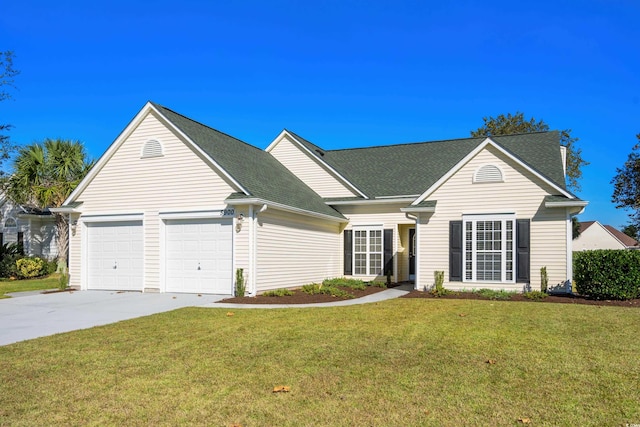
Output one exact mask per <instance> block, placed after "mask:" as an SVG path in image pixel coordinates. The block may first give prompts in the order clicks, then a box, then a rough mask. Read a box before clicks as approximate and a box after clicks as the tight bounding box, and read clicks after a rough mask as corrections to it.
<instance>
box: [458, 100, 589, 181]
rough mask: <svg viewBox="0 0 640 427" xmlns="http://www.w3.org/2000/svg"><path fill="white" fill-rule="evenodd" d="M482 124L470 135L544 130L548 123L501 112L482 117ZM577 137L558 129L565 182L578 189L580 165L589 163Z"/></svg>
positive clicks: (568, 131)
mask: <svg viewBox="0 0 640 427" xmlns="http://www.w3.org/2000/svg"><path fill="white" fill-rule="evenodd" d="M482 120H483V121H484V125H482V126H480V127H479V128H478V129H476V130H472V131H471V136H473V137H479V136H492V135H509V134H514V133H531V132H546V131H548V130H549V125H548V124H546V123H545V122H544V121H543V120H539V121H536V120H535V119H534V118H533V117H532V118H531V119H526V118H525V117H524V113H521V112H516V113H515V114H514V115H511V114H510V113H509V114H507V115H506V116H505V115H504V114H501V115H499V116H497V117H483V118H482ZM577 142H578V138H574V137H572V136H571V129H565V130H562V131H560V144H561V145H564V146H565V147H567V180H568V182H567V184H568V186H569V188H571V189H573V190H575V191H580V182H579V180H580V178H582V167H583V166H586V165H588V164H589V162H587V161H586V160H584V159H583V158H582V149H580V148H578V147H577V145H576V143H577Z"/></svg>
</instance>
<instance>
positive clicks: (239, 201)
mask: <svg viewBox="0 0 640 427" xmlns="http://www.w3.org/2000/svg"><path fill="white" fill-rule="evenodd" d="M225 203H227V204H228V205H230V206H236V205H267V206H268V207H273V208H276V209H279V210H283V211H288V212H293V213H297V214H301V215H306V216H312V217H316V218H322V219H326V220H329V221H334V222H339V223H347V222H349V220H347V219H341V218H337V217H334V216H331V215H325V214H321V213H318V212H312V211H308V210H306V209H300V208H294V207H292V206H287V205H283V204H280V203H274V202H270V201H268V200H265V199H260V198H256V197H251V198H246V199H232V200H225Z"/></svg>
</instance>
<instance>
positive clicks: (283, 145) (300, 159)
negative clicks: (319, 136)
mask: <svg viewBox="0 0 640 427" xmlns="http://www.w3.org/2000/svg"><path fill="white" fill-rule="evenodd" d="M270 153H271V155H272V156H274V157H275V158H276V159H277V160H278V161H279V162H280V163H282V164H283V165H284V166H285V167H286V168H287V169H289V170H290V171H291V172H293V173H294V175H296V176H297V177H298V178H300V179H301V180H302V181H304V183H305V184H307V185H308V186H309V187H311V189H312V190H313V191H315V192H316V193H318V194H319V195H320V196H322V197H352V196H354V195H355V193H353V192H352V191H351V190H349V189H348V188H347V187H346V186H345V185H344V184H342V183H341V182H340V181H339V180H338V179H336V178H335V177H334V176H333V175H332V174H331V173H330V172H329V171H328V170H327V169H326V168H325V167H323V166H321V165H320V164H319V163H318V161H316V160H314V159H312V158H311V157H310V156H309V154H308V153H306V152H303V151H302V149H301V148H299V147H298V146H297V145H296V144H295V143H294V142H292V141H290V140H289V139H288V138H287V137H286V136H285V137H283V138H282V139H281V140H280V141H278V143H277V144H276V145H275V146H274V147H273V148H272V149H271V151H270Z"/></svg>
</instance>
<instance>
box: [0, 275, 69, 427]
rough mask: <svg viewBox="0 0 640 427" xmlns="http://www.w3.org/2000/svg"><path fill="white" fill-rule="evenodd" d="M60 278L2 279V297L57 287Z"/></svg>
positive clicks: (0, 291)
mask: <svg viewBox="0 0 640 427" xmlns="http://www.w3.org/2000/svg"><path fill="white" fill-rule="evenodd" d="M59 278H60V275H58V274H52V275H51V276H48V277H45V278H41V279H28V280H6V279H4V280H1V281H0V298H9V297H8V296H6V295H5V294H8V293H11V292H24V291H39V290H46V289H57V288H58V279H59ZM0 421H1V419H0Z"/></svg>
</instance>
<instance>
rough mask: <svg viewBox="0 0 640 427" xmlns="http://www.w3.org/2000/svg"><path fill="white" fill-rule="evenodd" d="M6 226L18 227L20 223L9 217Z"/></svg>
mask: <svg viewBox="0 0 640 427" xmlns="http://www.w3.org/2000/svg"><path fill="white" fill-rule="evenodd" d="M4 228H18V223H17V222H16V220H15V219H13V218H7V220H6V221H5V222H4Z"/></svg>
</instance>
